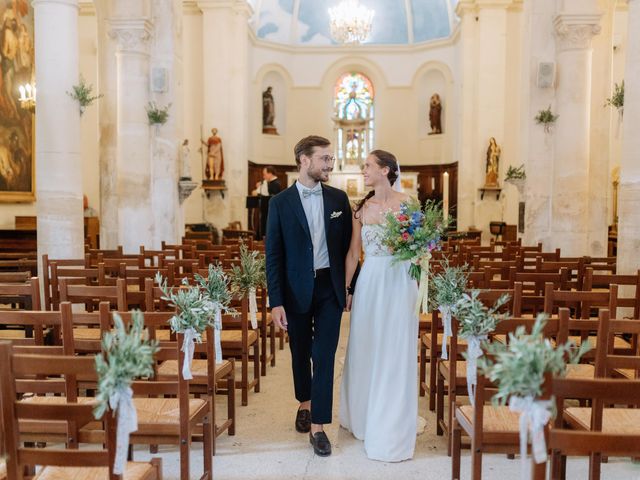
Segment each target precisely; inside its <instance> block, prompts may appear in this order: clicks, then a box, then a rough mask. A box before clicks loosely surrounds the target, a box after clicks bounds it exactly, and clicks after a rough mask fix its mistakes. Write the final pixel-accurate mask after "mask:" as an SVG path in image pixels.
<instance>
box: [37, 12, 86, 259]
mask: <svg viewBox="0 0 640 480" xmlns="http://www.w3.org/2000/svg"><path fill="white" fill-rule="evenodd" d="M32 4H33V7H34V13H35V52H36V59H35V60H36V65H35V67H36V86H37V89H38V98H37V102H38V103H37V110H38V114H37V115H36V130H35V137H36V146H35V162H36V198H37V204H36V210H37V215H38V258H39V259H41V258H42V255H43V254H48V255H49V256H50V257H51V258H58V259H63V258H82V255H83V252H84V224H83V213H82V164H81V159H80V110H79V106H78V103H77V102H76V101H75V100H73V99H72V98H71V97H70V96H69V95H67V93H66V92H67V91H69V90H71V88H72V86H73V85H76V84H77V83H78V81H79V75H78V64H79V62H78V58H79V51H78V0H34V1H33V2H32Z"/></svg>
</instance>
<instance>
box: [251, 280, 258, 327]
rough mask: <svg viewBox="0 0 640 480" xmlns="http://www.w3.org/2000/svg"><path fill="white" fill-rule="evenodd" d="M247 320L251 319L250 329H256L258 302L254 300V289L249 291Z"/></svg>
mask: <svg viewBox="0 0 640 480" xmlns="http://www.w3.org/2000/svg"><path fill="white" fill-rule="evenodd" d="M249 318H250V319H251V328H253V329H254V330H255V329H256V328H258V300H257V298H256V288H255V287H251V288H250V289H249Z"/></svg>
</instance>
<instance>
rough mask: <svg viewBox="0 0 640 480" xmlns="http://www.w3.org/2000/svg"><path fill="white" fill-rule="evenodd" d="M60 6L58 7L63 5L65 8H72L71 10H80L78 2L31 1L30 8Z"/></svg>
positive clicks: (72, 0)
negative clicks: (48, 5)
mask: <svg viewBox="0 0 640 480" xmlns="http://www.w3.org/2000/svg"><path fill="white" fill-rule="evenodd" d="M52 3H53V4H56V3H57V4H60V5H64V6H66V7H73V8H80V6H79V5H78V0H31V6H32V7H33V8H36V7H38V5H45V4H52Z"/></svg>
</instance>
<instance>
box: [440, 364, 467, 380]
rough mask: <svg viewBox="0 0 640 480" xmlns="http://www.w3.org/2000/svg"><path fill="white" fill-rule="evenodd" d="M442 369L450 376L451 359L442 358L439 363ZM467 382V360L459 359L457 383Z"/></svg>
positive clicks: (446, 375) (447, 376) (444, 373)
mask: <svg viewBox="0 0 640 480" xmlns="http://www.w3.org/2000/svg"><path fill="white" fill-rule="evenodd" d="M439 365H440V366H439V368H440V371H441V372H442V373H443V375H444V376H445V378H449V371H450V369H451V367H450V366H449V360H441V361H440V364H439ZM466 384H467V362H466V361H464V360H458V361H457V362H456V385H466Z"/></svg>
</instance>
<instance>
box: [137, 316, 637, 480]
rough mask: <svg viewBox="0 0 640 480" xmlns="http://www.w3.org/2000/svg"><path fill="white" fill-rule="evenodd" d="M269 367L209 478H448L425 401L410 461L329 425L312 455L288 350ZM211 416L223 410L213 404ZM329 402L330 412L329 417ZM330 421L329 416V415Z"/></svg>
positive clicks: (487, 469) (629, 477)
mask: <svg viewBox="0 0 640 480" xmlns="http://www.w3.org/2000/svg"><path fill="white" fill-rule="evenodd" d="M347 337H348V319H347V318H345V321H344V322H343V331H342V336H341V340H340V346H339V350H338V353H337V355H336V360H337V361H336V382H335V388H336V393H335V397H334V398H335V399H336V400H335V401H336V403H337V401H338V398H339V396H338V395H337V392H338V388H339V386H340V375H341V372H342V361H343V359H344V355H345V350H346V344H347ZM277 362H278V363H277V366H276V367H275V368H269V370H268V372H267V376H266V377H262V387H261V388H262V390H261V392H260V393H258V394H255V393H252V394H250V396H249V406H247V407H242V406H238V409H237V411H238V427H237V433H236V435H235V436H234V437H229V436H222V437H220V438H219V439H218V453H217V455H216V457H215V458H214V477H215V478H216V479H233V480H241V479H242V480H246V479H263V480H270V479H273V480H285V479H354V480H355V479H367V480H374V479H380V480H382V479H384V480H388V479H402V480H411V479H420V480H429V479H435V480H445V479H449V478H451V460H450V458H449V457H447V455H446V448H445V442H444V440H443V439H442V437H437V436H436V435H435V424H434V422H435V415H434V414H431V413H430V412H428V411H427V407H426V401H425V399H424V398H421V399H420V404H419V405H420V413H421V415H423V416H424V417H425V418H426V421H427V425H426V429H425V431H424V433H422V434H421V435H419V436H418V439H417V445H416V454H415V458H414V459H413V460H410V461H406V462H402V463H397V464H390V463H380V462H376V461H372V460H369V459H367V457H366V455H365V453H364V450H363V447H362V443H361V442H360V441H358V440H356V439H354V438H353V437H352V436H351V434H350V433H349V432H347V431H346V430H344V429H342V428H340V427H339V425H338V424H337V423H336V422H337V420H334V423H333V424H332V425H331V426H329V428H328V429H327V432H328V435H329V438H330V439H331V441H332V444H333V455H332V456H331V457H329V458H320V457H316V456H315V455H314V454H313V452H312V450H311V446H310V445H309V440H308V436H307V435H303V434H299V433H297V432H296V431H295V430H294V428H293V419H294V415H295V411H296V408H297V403H296V401H295V399H294V397H293V388H292V380H291V360H290V355H289V352H288V350H284V351H278V357H277ZM219 405H220V406H219V410H218V411H219V412H224V411H225V409H224V405H223V403H219ZM336 407H337V405H334V414H336V415H337V408H336ZM334 418H336V417H334ZM160 454H161V456H162V458H163V467H164V468H163V471H164V478H165V479H167V480H169V479H177V478H178V473H177V472H178V471H179V465H178V455H177V452H176V450H175V449H170V448H161V450H160ZM148 456H149V454H148V450H145V449H140V448H138V449H136V459H137V460H138V459H143V458H148ZM191 458H192V467H193V468H192V473H191V478H198V477H199V475H200V474H201V472H202V470H201V469H202V450H201V448H200V446H199V445H197V444H196V445H194V451H193V452H192V455H191ZM469 468H470V462H469V455H468V451H464V452H463V459H462V478H470V477H469V475H470V473H469ZM483 473H484V475H483V478H485V479H496V478H499V479H517V478H519V474H520V461H519V458H516V460H509V459H507V458H506V457H505V456H504V455H485V456H484V460H483ZM602 473H603V475H602V478H603V480H605V479H620V480H622V479H624V480H640V464H633V463H631V461H630V460H628V459H610V461H609V463H608V464H605V465H603V467H602ZM567 478H569V479H586V478H588V476H587V459H586V458H585V459H572V460H569V463H568V475H567Z"/></svg>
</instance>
